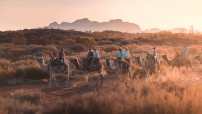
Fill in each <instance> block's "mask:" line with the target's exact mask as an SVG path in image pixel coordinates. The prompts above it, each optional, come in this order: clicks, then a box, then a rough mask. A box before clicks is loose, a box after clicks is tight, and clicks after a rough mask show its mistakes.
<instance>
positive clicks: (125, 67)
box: [106, 58, 131, 77]
mask: <svg viewBox="0 0 202 114" xmlns="http://www.w3.org/2000/svg"><path fill="white" fill-rule="evenodd" d="M106 64H107V66H108V68H110V69H111V70H114V71H116V73H117V74H118V75H120V74H128V76H129V77H130V75H131V65H130V63H128V62H126V61H120V63H119V60H118V59H115V60H114V63H113V64H111V63H110V59H109V58H107V59H106ZM120 64H121V65H120Z"/></svg>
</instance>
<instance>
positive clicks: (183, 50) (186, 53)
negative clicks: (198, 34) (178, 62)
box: [182, 48, 189, 56]
mask: <svg viewBox="0 0 202 114" xmlns="http://www.w3.org/2000/svg"><path fill="white" fill-rule="evenodd" d="M188 53H189V49H188V48H182V54H184V55H185V56H188Z"/></svg>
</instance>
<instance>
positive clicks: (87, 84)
mask: <svg viewBox="0 0 202 114" xmlns="http://www.w3.org/2000/svg"><path fill="white" fill-rule="evenodd" d="M88 75H89V73H87V75H85V79H86V85H85V86H89V83H88Z"/></svg>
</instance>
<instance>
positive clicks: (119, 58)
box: [117, 57, 122, 67]
mask: <svg viewBox="0 0 202 114" xmlns="http://www.w3.org/2000/svg"><path fill="white" fill-rule="evenodd" d="M117 58H118V63H119V65H120V66H121V67H122V64H121V60H122V57H117Z"/></svg>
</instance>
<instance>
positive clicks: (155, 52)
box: [151, 47, 157, 61]
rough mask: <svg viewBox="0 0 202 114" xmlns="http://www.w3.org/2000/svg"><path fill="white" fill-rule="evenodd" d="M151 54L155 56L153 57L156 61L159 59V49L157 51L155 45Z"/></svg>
mask: <svg viewBox="0 0 202 114" xmlns="http://www.w3.org/2000/svg"><path fill="white" fill-rule="evenodd" d="M151 56H152V57H153V59H154V60H155V61H157V51H156V48H155V47H153V50H152V52H151Z"/></svg>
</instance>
